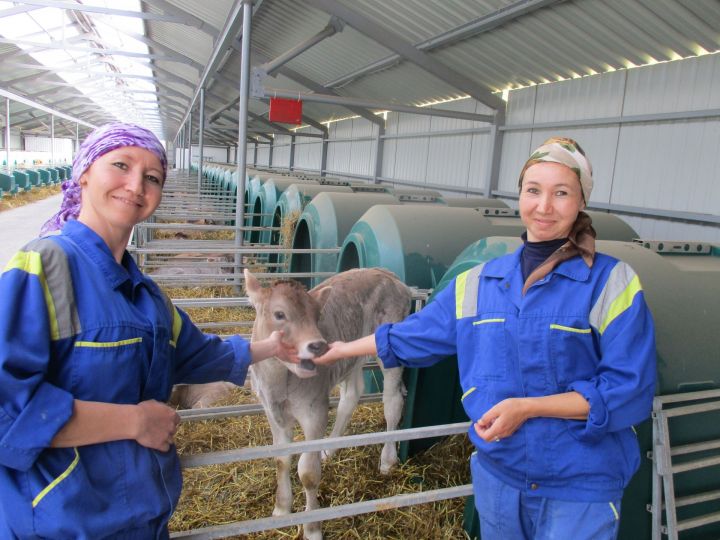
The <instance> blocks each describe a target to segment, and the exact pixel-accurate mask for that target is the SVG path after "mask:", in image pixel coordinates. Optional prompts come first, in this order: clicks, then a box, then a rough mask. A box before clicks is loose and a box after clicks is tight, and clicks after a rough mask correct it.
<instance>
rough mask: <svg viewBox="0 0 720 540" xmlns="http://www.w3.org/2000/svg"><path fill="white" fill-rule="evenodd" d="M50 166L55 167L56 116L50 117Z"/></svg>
mask: <svg viewBox="0 0 720 540" xmlns="http://www.w3.org/2000/svg"><path fill="white" fill-rule="evenodd" d="M50 164H51V165H52V166H53V167H54V166H55V115H54V114H51V115H50Z"/></svg>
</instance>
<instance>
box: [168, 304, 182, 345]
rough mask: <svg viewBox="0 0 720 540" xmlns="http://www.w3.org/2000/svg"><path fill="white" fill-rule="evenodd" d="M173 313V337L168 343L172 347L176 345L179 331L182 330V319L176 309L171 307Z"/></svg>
mask: <svg viewBox="0 0 720 540" xmlns="http://www.w3.org/2000/svg"><path fill="white" fill-rule="evenodd" d="M172 312H173V327H172V333H173V337H172V340H171V341H170V344H171V345H172V346H173V347H174V346H175V344H176V343H177V340H178V337H180V330H182V318H181V317H180V313H178V310H177V308H176V307H174V306H173V308H172Z"/></svg>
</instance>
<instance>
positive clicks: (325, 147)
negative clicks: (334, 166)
mask: <svg viewBox="0 0 720 540" xmlns="http://www.w3.org/2000/svg"><path fill="white" fill-rule="evenodd" d="M378 127H379V126H378ZM329 140H330V130H328V131H327V132H326V133H325V136H324V137H323V142H322V151H321V152H322V153H321V154H320V176H325V174H326V173H325V171H326V169H327V150H328V141H329Z"/></svg>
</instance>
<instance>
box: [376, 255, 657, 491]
mask: <svg viewBox="0 0 720 540" xmlns="http://www.w3.org/2000/svg"><path fill="white" fill-rule="evenodd" d="M522 249H523V247H520V248H519V249H518V250H517V251H516V252H515V253H513V254H510V255H506V256H504V257H501V258H498V259H494V260H492V261H489V262H487V263H485V264H484V265H480V266H476V267H475V268H473V269H471V270H469V271H467V272H465V273H463V274H460V275H459V276H457V277H456V279H455V280H453V282H452V283H451V284H450V285H448V286H447V287H446V288H445V289H443V290H442V291H441V292H439V293H438V294H437V295H436V296H435V298H434V300H433V301H432V302H430V303H429V304H428V305H427V306H426V307H425V308H423V309H422V310H421V311H420V312H418V313H416V314H414V315H412V316H411V317H409V318H407V319H406V320H405V321H403V322H401V323H397V324H392V325H383V326H381V327H380V328H379V329H378V330H377V332H376V335H375V339H376V343H377V347H378V355H379V356H380V358H381V359H382V361H383V363H384V365H385V366H386V367H394V366H398V365H404V366H410V367H424V366H429V365H432V364H434V363H435V362H438V361H439V360H441V359H443V358H446V357H447V356H449V355H457V360H458V369H459V371H460V384H461V386H462V390H463V392H464V394H463V398H462V400H463V406H464V408H465V411H466V413H467V415H468V417H469V418H470V419H471V420H472V421H473V422H476V421H477V420H479V419H480V418H481V417H482V416H483V414H485V412H486V411H487V410H489V409H490V408H491V407H493V406H494V405H496V404H497V403H499V402H500V401H502V400H504V399H507V398H512V397H537V396H547V395H552V394H559V393H564V392H569V391H576V392H578V393H580V394H581V395H582V396H583V397H585V399H586V400H587V401H588V403H589V406H590V412H589V415H588V418H587V420H582V421H580V420H565V419H558V418H531V419H529V420H527V421H526V422H525V423H524V424H523V425H522V426H521V427H520V428H519V429H518V430H517V431H516V432H515V433H514V434H513V435H512V436H510V437H508V438H506V439H503V440H501V441H500V442H497V443H495V442H491V443H486V442H485V441H484V440H482V439H481V438H480V437H479V436H478V435H477V434H476V433H475V430H474V429H473V427H472V426H471V427H470V430H469V435H470V439H471V440H472V442H473V444H474V445H475V447H476V448H477V455H478V459H479V461H480V463H481V465H482V466H483V467H485V468H486V469H487V470H489V471H490V472H491V473H493V474H494V475H495V476H497V477H498V478H499V479H501V480H503V481H504V482H506V483H507V484H509V485H511V486H513V487H515V488H516V489H520V490H527V493H528V494H533V495H537V496H544V497H550V498H556V499H562V500H577V501H587V502H602V501H609V500H616V499H618V498H620V497H621V496H622V490H623V489H624V488H625V486H627V484H628V482H629V481H630V478H631V477H632V475H633V474H634V473H635V471H636V470H637V468H638V466H639V463H640V453H639V446H638V442H637V438H636V435H635V432H634V429H633V425H634V424H637V423H639V422H641V421H643V420H644V419H646V418H647V417H648V416H649V414H650V409H651V406H652V399H653V395H654V389H655V362H656V357H655V334H654V327H653V321H652V317H651V315H650V312H649V311H648V308H647V305H646V304H645V299H644V295H643V291H642V286H641V285H640V281H639V279H638V277H637V275H636V274H635V272H634V271H633V270H632V268H630V267H629V266H628V265H627V264H625V263H623V262H620V261H618V260H617V259H614V258H612V257H610V256H607V255H604V254H599V253H598V254H596V256H595V261H594V264H593V266H592V267H588V266H587V265H586V263H585V262H584V261H583V260H582V259H581V258H580V257H574V258H572V259H570V260H567V261H565V262H563V263H561V264H560V265H558V266H557V267H556V268H555V269H554V270H553V271H552V272H550V273H549V274H548V275H547V276H546V277H545V278H543V279H542V280H540V281H538V282H536V283H534V284H533V285H532V286H531V287H530V288H529V289H528V290H527V292H526V294H525V295H523V294H522V288H523V278H522V273H521V267H520V253H521V251H522ZM424 399H432V396H424Z"/></svg>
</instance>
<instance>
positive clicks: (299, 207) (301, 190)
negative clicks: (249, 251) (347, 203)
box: [268, 182, 353, 272]
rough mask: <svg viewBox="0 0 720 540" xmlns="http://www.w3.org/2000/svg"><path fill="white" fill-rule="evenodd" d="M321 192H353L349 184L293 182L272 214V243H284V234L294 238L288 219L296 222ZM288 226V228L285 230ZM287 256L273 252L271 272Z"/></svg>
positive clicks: (293, 229) (289, 239) (275, 244)
mask: <svg viewBox="0 0 720 540" xmlns="http://www.w3.org/2000/svg"><path fill="white" fill-rule="evenodd" d="M319 193H353V190H352V189H351V188H350V187H349V186H343V185H334V184H319V183H318V184H311V183H308V182H304V183H296V184H291V185H289V186H288V187H287V189H286V190H285V191H283V192H282V195H280V198H279V199H278V202H277V204H276V205H275V209H274V211H273V216H272V227H273V229H277V230H272V231H271V235H270V244H271V245H273V246H278V245H283V244H285V243H286V239H285V238H284V237H283V234H287V235H289V238H288V239H287V240H288V242H287V243H289V241H291V240H292V236H293V233H294V231H295V225H294V224H287V223H286V221H287V220H288V219H290V220H292V221H293V222H296V221H297V219H298V218H299V217H300V214H301V213H302V211H303V210H304V209H305V207H306V206H307V205H308V203H309V202H310V201H311V200H312V199H313V197H315V196H316V195H317V194H319ZM284 228H286V229H287V230H284ZM286 260H287V258H286V257H285V256H284V255H274V254H271V255H270V257H269V263H270V265H269V268H268V269H269V270H270V271H271V272H273V271H275V270H276V269H277V268H278V265H282V264H283V263H284V262H285V261H286Z"/></svg>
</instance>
